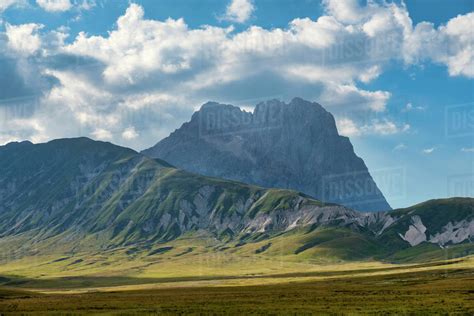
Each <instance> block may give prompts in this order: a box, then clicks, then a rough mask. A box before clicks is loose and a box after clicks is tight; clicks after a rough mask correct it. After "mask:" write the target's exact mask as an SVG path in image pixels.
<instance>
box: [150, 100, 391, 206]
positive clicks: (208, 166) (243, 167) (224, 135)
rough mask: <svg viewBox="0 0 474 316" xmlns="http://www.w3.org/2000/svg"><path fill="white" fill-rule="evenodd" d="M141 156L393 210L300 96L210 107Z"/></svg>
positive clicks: (345, 143)
mask: <svg viewBox="0 0 474 316" xmlns="http://www.w3.org/2000/svg"><path fill="white" fill-rule="evenodd" d="M143 153H144V154H145V155H148V156H150V157H153V158H160V159H163V160H166V161H168V162H170V163H171V164H173V165H174V166H176V167H178V168H182V169H185V170H188V171H191V172H194V173H199V174H203V175H206V176H213V177H220V178H225V179H231V180H237V181H242V182H246V183H250V184H255V185H259V186H264V187H272V188H285V189H293V190H297V191H300V192H303V193H305V194H308V195H310V196H312V197H314V198H317V199H318V200H321V201H324V202H333V203H338V204H342V205H345V206H348V207H351V208H353V209H356V210H360V211H381V210H389V209H390V205H389V204H388V203H387V201H386V200H385V198H384V196H383V194H382V193H381V192H380V190H379V188H378V187H377V184H376V183H375V181H374V180H373V179H372V177H371V175H370V173H369V171H368V169H367V167H366V165H365V163H364V161H363V160H362V159H361V158H360V157H358V156H357V155H356V154H355V153H354V149H353V147H352V144H351V142H350V140H349V138H347V137H344V136H341V135H339V133H338V131H337V127H336V123H335V120H334V117H333V116H332V115H331V113H329V112H328V111H326V110H325V109H324V108H323V107H322V106H321V105H320V104H318V103H315V102H309V101H306V100H303V99H301V98H294V99H293V100H292V101H291V102H290V103H288V104H286V103H284V102H281V101H279V100H270V101H266V102H262V103H259V104H257V105H256V107H255V109H254V111H253V113H251V112H246V111H243V110H241V109H240V108H239V107H236V106H233V105H227V104H219V103H215V102H208V103H206V104H204V105H203V106H202V107H201V109H200V110H199V111H197V112H195V113H194V114H193V116H192V118H191V121H189V122H187V123H184V124H183V125H182V126H181V127H180V128H179V129H177V130H176V131H174V132H173V133H171V134H170V135H169V136H168V137H167V138H165V139H163V140H162V141H160V142H159V143H158V144H156V145H155V146H153V147H152V148H149V149H147V150H145V151H144V152H143Z"/></svg>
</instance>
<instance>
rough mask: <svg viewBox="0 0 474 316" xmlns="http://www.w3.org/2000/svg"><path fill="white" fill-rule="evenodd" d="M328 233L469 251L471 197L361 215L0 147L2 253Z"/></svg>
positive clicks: (160, 165)
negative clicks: (195, 236)
mask: <svg viewBox="0 0 474 316" xmlns="http://www.w3.org/2000/svg"><path fill="white" fill-rule="evenodd" d="M329 227H333V228H337V229H338V232H340V231H341V230H344V231H348V232H351V234H356V235H357V238H352V239H351V243H349V241H348V240H346V241H345V242H341V243H339V242H338V243H334V245H332V246H331V247H346V248H347V247H349V248H352V247H355V246H356V245H357V244H361V245H366V244H368V243H370V245H372V246H371V247H375V249H377V254H378V255H381V256H382V255H383V256H387V255H391V254H393V253H396V252H397V251H403V250H404V249H409V248H412V247H419V246H421V245H426V244H431V245H436V246H442V247H444V246H446V245H458V244H466V243H469V244H470V243H471V239H472V238H473V236H474V199H469V198H465V199H448V200H436V201H430V202H426V203H423V204H420V205H416V206H413V207H411V208H407V209H402V210H395V211H389V212H377V213H360V212H357V211H354V210H352V209H349V208H347V207H344V206H340V205H336V204H327V203H322V202H320V201H317V200H314V199H312V198H310V197H308V196H307V195H305V194H302V193H298V192H296V191H292V190H284V189H264V188H261V187H257V186H253V185H247V184H243V183H239V182H234V181H229V180H221V179H216V178H209V177H204V176H200V175H195V174H192V173H189V172H186V171H182V170H179V169H175V168H174V167H172V166H170V165H169V164H167V163H166V162H164V161H161V160H155V159H151V158H148V157H146V156H144V155H142V154H139V153H137V152H135V151H133V150H131V149H127V148H123V147H119V146H115V145H112V144H110V143H103V142H96V141H92V140H90V139H87V138H78V139H62V140H55V141H52V142H49V143H46V144H38V145H33V144H31V143H29V142H23V143H11V144H8V145H6V146H0V249H9V248H12V249H15V251H16V250H21V249H25V251H26V252H27V251H29V250H28V249H38V247H40V248H41V249H42V251H46V252H50V251H51V252H54V251H58V249H62V250H64V251H66V250H67V251H97V250H100V249H115V248H117V247H127V246H130V245H136V244H147V245H153V244H156V243H160V242H165V241H169V240H173V239H176V238H179V237H180V236H183V235H185V234H192V233H197V232H206V233H207V234H208V235H210V236H213V237H212V238H216V239H218V240H221V241H222V242H224V243H226V242H230V241H239V240H249V239H250V240H262V239H266V238H267V239H268V238H272V236H277V235H278V236H280V235H281V234H285V233H287V232H288V233H291V232H293V231H299V232H300V233H302V234H305V232H304V231H305V230H310V231H314V230H316V229H324V228H329ZM329 238H330V237H329ZM344 238H345V237H344ZM344 240H345V239H344ZM354 243H355V244H354ZM309 244H310V245H311V247H316V246H317V243H315V242H312V241H309ZM374 245H375V246H374ZM361 247H362V246H361ZM305 249H306V248H305ZM370 249H373V248H370ZM298 251H300V252H301V251H302V250H298ZM295 253H296V252H295ZM373 255H374V254H373V253H370V252H367V253H364V256H369V257H370V256H373ZM359 258H360V257H359Z"/></svg>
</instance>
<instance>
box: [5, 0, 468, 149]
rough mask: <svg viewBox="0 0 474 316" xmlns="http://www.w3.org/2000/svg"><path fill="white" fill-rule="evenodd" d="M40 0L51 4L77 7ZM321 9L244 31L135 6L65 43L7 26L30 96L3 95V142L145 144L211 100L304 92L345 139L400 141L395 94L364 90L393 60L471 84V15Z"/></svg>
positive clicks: (36, 29)
mask: <svg viewBox="0 0 474 316" xmlns="http://www.w3.org/2000/svg"><path fill="white" fill-rule="evenodd" d="M40 2H41V1H40ZM40 2H38V4H39V3H40ZM42 2H44V3H49V5H51V7H50V9H51V8H53V7H54V8H66V5H65V4H64V3H65V2H69V1H65V2H63V1H46V0H43V1H42ZM53 2H54V5H53ZM59 3H62V6H60V5H59ZM324 5H325V10H326V14H325V15H323V16H321V17H319V18H318V19H317V20H311V19H309V18H302V19H299V18H298V19H294V20H293V21H291V22H290V23H289V24H288V26H287V27H286V28H275V29H265V28H262V27H259V26H250V27H248V28H247V29H245V30H243V31H239V32H237V31H235V30H234V28H233V27H216V26H202V27H200V28H190V27H189V26H188V25H187V24H186V22H185V21H184V20H183V19H171V18H169V19H166V20H164V21H159V20H150V19H146V18H145V17H144V9H143V7H141V6H139V5H137V4H133V3H132V4H130V5H129V7H128V9H127V10H126V12H125V13H124V14H123V15H122V16H120V17H119V18H118V20H117V23H116V27H115V28H114V29H112V30H111V31H110V32H109V33H108V34H107V35H104V36H91V35H88V34H86V33H80V34H79V35H78V36H77V37H76V38H75V39H74V40H73V41H72V42H71V43H69V44H65V42H64V39H65V38H66V37H67V34H66V33H65V32H64V30H56V31H52V32H46V31H43V29H42V26H41V25H39V24H24V25H7V27H6V31H5V33H4V34H0V44H1V45H0V63H5V64H6V65H9V68H8V69H9V71H10V72H11V73H10V74H9V75H8V76H9V77H11V78H18V80H17V81H18V84H17V86H16V87H14V88H12V89H13V90H14V89H24V90H25V91H26V90H28V91H31V93H30V94H28V96H30V97H31V98H30V99H31V100H28V101H24V100H23V101H22V100H16V99H14V98H9V99H8V98H7V97H8V96H5V97H4V99H3V102H0V120H1V119H2V118H3V121H2V122H4V124H2V128H1V129H0V141H1V142H3V143H5V142H8V141H10V140H15V139H31V140H34V141H35V140H36V141H40V140H47V139H51V138H56V137H66V136H77V135H85V136H91V137H94V138H98V139H104V140H111V141H114V142H116V143H119V144H123V145H127V146H131V147H134V148H138V149H140V148H144V147H146V146H150V145H152V144H154V143H155V142H156V141H158V140H159V139H160V138H162V137H164V136H166V135H167V134H168V133H169V132H170V131H172V130H173V129H174V128H177V127H178V126H179V125H180V123H181V122H182V121H184V120H186V119H188V118H189V116H190V114H191V113H192V111H193V110H194V109H195V108H196V106H198V105H200V104H202V103H204V102H205V101H207V100H209V99H214V100H217V101H223V102H232V103H236V104H238V105H242V106H248V105H252V104H254V103H256V102H257V100H261V99H267V98H273V97H280V98H283V99H289V98H291V97H293V96H296V95H298V96H302V97H305V98H309V99H312V100H317V101H319V102H320V103H321V104H323V105H324V106H325V107H327V108H328V109H329V110H330V111H331V112H333V113H334V114H335V115H336V117H337V118H338V126H339V129H340V132H341V134H344V135H349V136H364V135H371V134H377V135H393V134H396V133H403V132H407V131H408V130H409V129H410V126H409V125H407V124H403V123H398V122H394V121H392V120H390V118H388V117H384V116H383V115H384V113H385V112H386V107H387V102H388V100H389V99H390V96H391V94H390V92H389V91H382V90H375V91H370V90H367V89H364V88H361V86H362V85H363V84H366V83H369V82H371V81H373V80H375V79H376V78H377V77H378V76H379V75H380V74H382V73H383V72H384V69H385V68H386V67H387V65H388V63H391V62H396V63H399V64H401V65H416V64H421V63H427V62H433V63H437V64H442V65H444V66H445V67H447V69H448V72H449V74H450V75H451V76H464V77H468V78H472V77H474V73H473V69H474V61H473V50H472V47H471V45H472V44H471V43H472V40H473V36H474V35H473V32H472V31H471V30H470V27H469V25H472V21H473V19H474V15H473V13H469V14H466V15H462V16H458V17H455V18H453V19H451V20H450V21H448V22H447V23H446V24H445V25H441V26H439V27H438V28H435V27H434V26H433V24H430V23H427V22H422V23H419V24H416V25H413V22H412V21H411V19H410V17H409V14H408V12H407V9H406V7H405V6H404V5H403V4H402V5H397V4H394V3H390V4H387V3H384V4H376V3H373V2H369V3H368V4H367V5H366V6H360V5H359V4H358V2H357V1H330V0H328V1H324ZM58 10H59V9H58ZM253 10H254V7H253V4H252V2H249V1H236V0H235V1H232V2H231V4H230V5H229V7H228V8H227V15H228V16H231V15H232V14H234V13H235V16H234V19H235V21H236V22H244V21H247V20H248V19H249V17H250V16H251V15H252V12H253ZM237 13H238V14H241V15H237ZM229 14H231V15H229ZM28 71H29V72H30V74H29V75H31V76H33V78H35V80H31V79H28V78H29V77H28V74H27V72H28ZM32 72H33V73H34V74H31V73H32ZM0 80H1V78H0ZM33 81H34V82H33ZM22 95H26V94H25V93H24V92H23V94H22ZM0 97H1V96H0ZM12 100H13V101H12ZM15 100H16V101H15ZM30 103H31V104H30ZM18 104H20V105H18ZM25 104H27V105H25ZM15 108H16V110H13V109H15ZM18 108H19V109H21V110H18ZM354 111H357V112H358V113H369V114H370V113H377V115H378V116H377V118H375V119H373V120H369V121H366V122H360V121H357V118H354V117H347V113H352V112H354ZM18 120H21V121H18Z"/></svg>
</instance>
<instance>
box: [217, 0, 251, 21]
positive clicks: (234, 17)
mask: <svg viewBox="0 0 474 316" xmlns="http://www.w3.org/2000/svg"><path fill="white" fill-rule="evenodd" d="M254 10H255V6H254V4H253V1H252V0H231V2H230V3H229V5H228V6H227V9H226V13H225V17H224V18H225V19H226V20H229V21H232V22H238V23H245V22H246V21H247V20H248V19H249V18H250V17H251V16H252V13H253V11H254Z"/></svg>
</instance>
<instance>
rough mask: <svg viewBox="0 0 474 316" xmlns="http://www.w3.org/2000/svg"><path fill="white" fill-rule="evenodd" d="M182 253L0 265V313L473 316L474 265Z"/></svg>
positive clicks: (468, 261) (473, 260)
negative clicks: (329, 260)
mask: <svg viewBox="0 0 474 316" xmlns="http://www.w3.org/2000/svg"><path fill="white" fill-rule="evenodd" d="M181 246H182V247H181ZM181 246H180V242H179V241H178V242H175V243H174V244H173V248H172V249H168V250H167V251H162V250H160V251H159V252H158V253H156V254H155V255H153V256H148V255H146V256H144V255H142V254H141V255H137V257H133V255H131V252H130V249H123V251H117V250H115V251H113V252H110V253H108V252H102V253H97V254H76V255H74V256H73V257H68V256H67V255H62V256H53V255H51V256H35V257H27V258H23V259H19V260H11V261H10V262H8V263H4V264H2V265H1V266H0V284H1V285H0V312H1V313H7V314H10V313H12V314H15V313H16V314H25V313H27V314H28V313H31V314H41V313H43V314H51V313H56V314H69V313H74V314H120V315H124V314H132V315H133V314H142V313H145V314H146V313H149V314H157V313H160V314H176V313H178V314H193V313H194V314H288V313H298V314H300V313H303V314H304V313H318V314H334V313H351V314H380V313H389V314H414V313H415V314H417V313H422V314H427V315H428V314H433V313H440V314H446V313H448V314H466V315H472V314H474V256H470V257H465V258H458V259H450V260H442V261H436V262H430V263H417V264H388V263H381V262H376V261H364V262H343V261H333V262H326V263H322V262H318V261H317V260H316V261H314V260H309V259H306V260H297V259H295V258H294V256H293V257H291V256H285V255H284V254H280V255H279V256H277V255H275V256H269V255H265V256H264V255H256V254H255V253H253V255H252V254H251V251H249V250H248V249H247V250H246V249H245V247H244V248H243V249H240V250H239V251H238V252H237V251H236V252H234V253H230V252H228V251H226V250H223V251H222V254H220V252H219V251H216V250H215V249H213V248H212V247H211V248H210V247H209V245H208V244H203V245H199V244H194V246H193V251H185V250H186V249H185V248H186V247H188V246H185V243H183V245H181ZM252 247H254V246H252ZM159 249H160V248H159ZM206 249H212V251H211V250H209V251H207V250H206Z"/></svg>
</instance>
